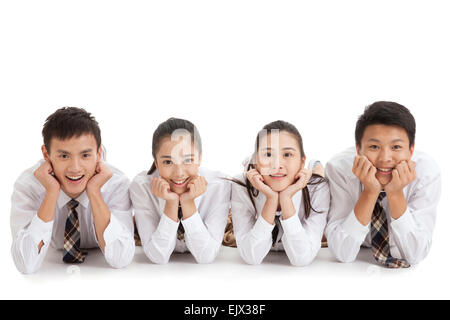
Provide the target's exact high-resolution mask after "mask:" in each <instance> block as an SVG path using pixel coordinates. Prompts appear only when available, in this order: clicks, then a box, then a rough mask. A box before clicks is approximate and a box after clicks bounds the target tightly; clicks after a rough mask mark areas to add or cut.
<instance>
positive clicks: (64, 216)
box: [11, 107, 135, 273]
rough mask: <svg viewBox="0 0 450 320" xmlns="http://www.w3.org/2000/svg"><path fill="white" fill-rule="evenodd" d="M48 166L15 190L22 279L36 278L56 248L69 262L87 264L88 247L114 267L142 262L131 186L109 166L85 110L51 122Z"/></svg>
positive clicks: (26, 175)
mask: <svg viewBox="0 0 450 320" xmlns="http://www.w3.org/2000/svg"><path fill="white" fill-rule="evenodd" d="M42 135H43V138H44V145H43V146H42V148H41V149H42V154H43V157H44V159H43V160H40V161H39V162H38V163H37V164H36V165H34V166H33V167H32V168H30V169H28V170H26V171H25V172H23V173H22V174H21V175H20V177H19V178H18V179H17V181H16V183H15V185H14V192H13V195H12V208H11V231H12V235H13V244H12V248H11V252H12V256H13V260H14V263H15V265H16V267H17V269H18V270H19V271H20V272H22V273H33V272H36V271H37V270H38V269H39V268H40V266H41V264H42V262H43V260H44V257H45V255H46V253H47V250H48V248H49V245H50V243H51V244H52V246H53V247H56V248H57V249H63V261H64V262H66V263H82V262H84V259H85V256H86V254H87V253H86V252H83V251H82V250H81V248H95V247H100V249H101V250H102V252H103V254H104V256H105V259H106V261H107V262H108V263H109V264H110V265H111V266H112V267H114V268H121V267H124V266H126V265H128V264H129V263H130V262H131V260H132V258H133V255H134V250H135V247H134V237H133V222H132V209H131V202H130V199H129V195H128V187H129V183H130V182H129V180H128V178H127V177H126V176H125V175H124V174H123V173H122V172H120V171H119V170H117V169H115V168H114V167H112V166H110V165H108V164H106V163H105V162H104V161H103V160H102V146H101V134H100V128H99V126H98V123H97V121H96V120H95V118H94V117H92V116H91V114H90V113H88V112H86V111H85V110H84V109H81V108H74V107H66V108H61V109H59V110H57V111H56V112H55V113H53V114H52V115H50V116H49V117H48V118H47V120H46V122H45V124H44V128H43V130H42Z"/></svg>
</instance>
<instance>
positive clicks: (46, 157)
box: [41, 145, 50, 161]
mask: <svg viewBox="0 0 450 320" xmlns="http://www.w3.org/2000/svg"><path fill="white" fill-rule="evenodd" d="M41 151H42V156H43V157H44V160H45V161H50V156H49V153H48V151H47V148H46V147H45V145H43V146H42V147H41Z"/></svg>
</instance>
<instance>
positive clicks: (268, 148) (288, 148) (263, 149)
mask: <svg viewBox="0 0 450 320" xmlns="http://www.w3.org/2000/svg"><path fill="white" fill-rule="evenodd" d="M266 150H273V148H270V147H266V148H262V149H261V151H266ZM282 150H293V151H297V149H295V148H292V147H285V148H283V149H282Z"/></svg>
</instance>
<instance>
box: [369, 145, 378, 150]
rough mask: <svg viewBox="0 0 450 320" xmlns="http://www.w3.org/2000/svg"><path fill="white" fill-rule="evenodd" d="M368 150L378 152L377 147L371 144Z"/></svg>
mask: <svg viewBox="0 0 450 320" xmlns="http://www.w3.org/2000/svg"><path fill="white" fill-rule="evenodd" d="M369 149H371V150H378V149H379V147H378V146H377V145H375V144H372V145H370V146H369Z"/></svg>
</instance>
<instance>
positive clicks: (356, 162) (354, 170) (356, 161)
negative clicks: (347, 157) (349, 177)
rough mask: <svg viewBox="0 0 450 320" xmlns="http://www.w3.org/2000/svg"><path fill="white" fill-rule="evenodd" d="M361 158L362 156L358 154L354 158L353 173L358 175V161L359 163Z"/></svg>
mask: <svg viewBox="0 0 450 320" xmlns="http://www.w3.org/2000/svg"><path fill="white" fill-rule="evenodd" d="M360 159H361V157H360V156H356V157H355V159H353V167H352V172H353V174H354V175H356V176H357V174H356V169H357V168H358V163H359V160H360Z"/></svg>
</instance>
